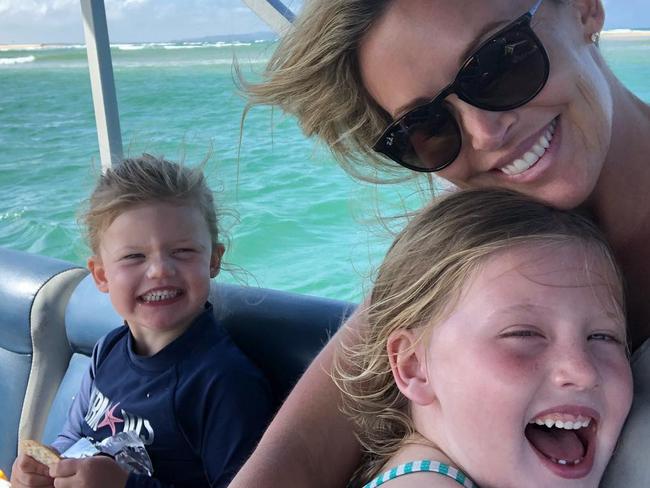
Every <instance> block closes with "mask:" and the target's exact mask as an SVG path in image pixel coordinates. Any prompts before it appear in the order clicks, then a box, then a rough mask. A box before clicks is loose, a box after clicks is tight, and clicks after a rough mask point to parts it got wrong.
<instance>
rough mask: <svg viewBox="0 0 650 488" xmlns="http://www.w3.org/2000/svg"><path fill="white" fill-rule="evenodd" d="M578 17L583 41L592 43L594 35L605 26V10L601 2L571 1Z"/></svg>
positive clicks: (590, 0) (588, 0)
mask: <svg viewBox="0 0 650 488" xmlns="http://www.w3.org/2000/svg"><path fill="white" fill-rule="evenodd" d="M572 4H573V6H574V8H575V9H576V10H577V12H578V15H579V20H580V24H581V25H582V27H583V32H584V36H585V39H586V40H587V41H588V42H592V39H594V38H593V37H592V36H593V35H594V34H599V33H600V31H601V30H602V29H603V25H605V9H604V8H603V3H602V1H601V0H573V2H572Z"/></svg>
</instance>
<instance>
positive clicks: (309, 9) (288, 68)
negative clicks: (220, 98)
mask: <svg viewBox="0 0 650 488" xmlns="http://www.w3.org/2000/svg"><path fill="white" fill-rule="evenodd" d="M390 1H391V0H310V1H307V2H306V3H305V6H304V7H303V11H302V12H301V14H300V15H299V16H298V18H297V19H296V21H295V23H294V26H293V28H292V29H291V30H290V31H289V32H288V33H287V34H285V35H284V37H283V38H282V40H281V41H280V44H279V45H278V47H277V48H276V50H275V52H274V53H273V56H272V57H271V60H270V61H269V63H268V65H267V67H266V70H265V71H264V73H263V77H264V81H263V82H262V83H257V84H255V83H247V82H246V81H245V80H244V79H243V78H242V76H241V75H240V76H239V81H240V84H241V86H242V87H243V89H244V90H245V91H246V94H247V96H248V100H249V103H248V106H247V110H248V108H250V106H252V105H257V104H267V105H277V106H279V107H280V108H282V110H283V111H285V112H287V113H290V114H292V115H295V116H296V117H297V118H298V121H299V122H300V126H301V128H302V130H303V132H304V133H305V134H306V135H307V136H312V135H316V136H317V137H319V138H320V139H321V140H323V141H324V142H325V143H327V145H328V146H329V147H330V149H331V150H332V152H333V154H334V156H335V157H336V158H337V160H338V161H339V163H340V164H341V165H342V166H343V167H344V168H345V169H346V171H348V172H349V173H351V174H352V175H354V176H356V177H358V178H367V177H366V176H365V175H363V174H362V173H361V172H359V171H358V170H357V169H356V167H357V166H358V167H367V163H368V161H369V160H371V161H373V162H374V163H375V164H378V165H380V166H385V167H386V168H393V169H395V168H396V165H395V164H394V163H391V162H388V160H387V159H384V158H383V157H380V156H379V155H378V154H377V153H375V152H374V151H373V150H372V144H373V143H374V140H375V139H376V138H377V137H378V136H379V134H381V132H382V131H383V130H384V128H385V127H386V125H387V124H388V123H389V122H390V120H391V118H390V115H389V114H388V113H387V112H386V111H385V110H383V109H382V108H381V107H380V106H379V105H378V104H377V103H376V102H375V101H374V100H373V99H372V97H371V96H370V95H369V94H368V93H367V91H366V89H365V88H364V86H363V82H362V80H361V74H360V71H359V63H358V53H357V50H358V46H359V44H360V42H361V39H362V38H363V36H364V35H365V33H366V32H367V31H368V30H369V29H370V27H371V26H372V24H373V22H375V20H377V19H378V18H379V17H380V16H381V15H382V13H383V12H384V10H385V8H386V7H387V6H388V5H389V4H390ZM244 116H245V114H244Z"/></svg>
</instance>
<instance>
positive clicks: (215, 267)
mask: <svg viewBox="0 0 650 488" xmlns="http://www.w3.org/2000/svg"><path fill="white" fill-rule="evenodd" d="M224 252H226V248H225V246H224V245H223V244H221V243H218V244H215V245H213V246H212V256H210V278H214V277H216V276H217V275H218V274H219V270H220V269H221V258H222V257H223V253H224Z"/></svg>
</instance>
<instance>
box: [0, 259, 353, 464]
mask: <svg viewBox="0 0 650 488" xmlns="http://www.w3.org/2000/svg"><path fill="white" fill-rule="evenodd" d="M0 276H2V277H3V280H0V392H2V397H3V399H4V402H3V410H4V411H5V415H4V422H3V429H1V430H0V469H2V470H4V471H5V472H9V470H10V468H11V464H12V463H13V460H14V458H15V456H16V451H17V443H18V439H19V438H21V439H22V438H32V439H39V440H42V441H43V442H45V443H48V442H52V440H54V438H55V437H56V435H57V434H58V432H59V431H60V429H61V427H62V425H63V422H64V421H65V418H66V416H67V413H68V409H69V407H70V404H71V403H72V399H73V397H74V395H75V394H76V392H77V390H78V387H79V383H80V380H81V376H82V375H83V373H84V371H85V370H86V368H87V367H88V365H89V361H90V354H91V353H92V349H93V346H94V345H95V342H96V341H97V340H98V339H99V338H100V337H101V336H103V335H104V334H106V333H107V332H108V331H110V330H111V329H113V328H115V327H121V326H122V325H121V324H122V320H121V318H120V317H119V316H118V315H117V313H116V312H115V311H114V310H113V308H112V305H111V303H110V300H109V298H108V295H106V294H104V293H101V292H99V291H98V290H97V289H96V288H95V285H94V283H93V282H92V279H91V277H90V276H89V275H88V273H87V271H86V270H85V269H82V268H78V267H75V266H74V265H73V264H71V263H67V262H65V261H59V260H54V259H51V258H47V257H43V256H37V255H32V254H28V253H24V252H17V251H11V250H8V249H4V248H0ZM210 301H211V302H212V303H213V305H214V311H215V315H216V316H217V318H218V319H220V320H221V321H222V323H223V324H224V326H225V327H226V328H227V329H228V331H229V332H230V334H231V336H232V337H233V339H234V340H235V342H236V343H237V344H238V345H239V347H240V348H241V349H242V350H243V351H244V353H246V354H247V355H248V356H249V357H250V358H251V359H252V360H253V362H255V363H256V364H257V365H258V366H259V367H260V369H261V370H262V371H263V372H264V374H265V375H266V376H267V378H268V379H269V382H270V384H271V388H272V391H273V395H274V398H275V401H276V404H277V405H280V403H281V402H282V401H283V400H284V398H285V397H286V395H287V394H288V392H289V390H290V389H291V387H292V386H293V385H294V384H295V382H296V380H297V379H298V377H299V376H300V375H301V374H302V372H303V371H304V370H305V369H306V367H307V366H308V364H309V363H310V362H311V360H312V359H313V358H314V357H315V355H316V354H317V353H318V351H319V350H320V349H321V348H322V347H323V345H324V344H325V343H326V342H327V340H328V339H329V337H330V336H331V335H333V334H334V332H335V331H336V330H337V329H338V327H339V326H340V325H341V323H342V321H343V320H344V319H345V317H347V316H348V315H349V314H350V313H351V312H352V311H353V309H354V306H353V305H352V304H350V303H347V302H341V301H336V300H328V299H323V298H318V297H311V296H306V295H299V294H293V293H286V292H279V291H274V290H267V289H260V288H249V287H244V286H237V285H226V284H217V283H212V287H211V293H210Z"/></svg>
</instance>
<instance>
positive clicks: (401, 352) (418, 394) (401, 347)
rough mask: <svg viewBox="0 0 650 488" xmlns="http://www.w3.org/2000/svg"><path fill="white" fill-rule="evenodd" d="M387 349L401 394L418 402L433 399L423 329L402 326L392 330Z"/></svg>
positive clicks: (422, 402) (428, 401)
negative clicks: (399, 328)
mask: <svg viewBox="0 0 650 488" xmlns="http://www.w3.org/2000/svg"><path fill="white" fill-rule="evenodd" d="M386 350H387V352H388V358H389V361H390V368H391V370H392V371H393V377H394V378H395V383H396V384H397V388H399V390H400V391H401V392H402V394H403V395H404V396H405V397H406V398H408V399H409V400H411V401H412V402H414V403H416V404H418V405H429V404H430V403H432V402H433V401H435V399H436V396H435V393H434V391H433V386H432V385H431V382H430V381H429V374H428V371H427V361H426V354H425V344H424V341H423V339H422V331H414V330H410V329H402V330H399V331H396V332H394V333H393V334H391V336H390V337H389V338H388V342H387V344H386Z"/></svg>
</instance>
